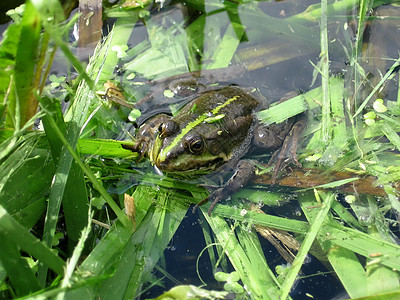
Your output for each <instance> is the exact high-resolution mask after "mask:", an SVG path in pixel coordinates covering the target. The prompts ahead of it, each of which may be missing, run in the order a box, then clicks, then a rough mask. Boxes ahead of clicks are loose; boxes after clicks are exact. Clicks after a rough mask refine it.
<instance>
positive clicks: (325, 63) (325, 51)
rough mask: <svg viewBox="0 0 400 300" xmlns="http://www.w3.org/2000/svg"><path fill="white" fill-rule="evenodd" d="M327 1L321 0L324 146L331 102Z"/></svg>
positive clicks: (329, 136)
mask: <svg viewBox="0 0 400 300" xmlns="http://www.w3.org/2000/svg"><path fill="white" fill-rule="evenodd" d="M327 5H328V4H327V0H321V24H320V26H321V28H320V34H321V35H320V41H321V54H320V63H321V85H322V118H321V119H322V120H321V130H322V142H323V143H322V145H323V146H324V148H325V145H327V143H328V142H329V141H330V140H331V137H332V136H331V135H332V131H331V130H332V128H331V102H330V99H329V95H330V93H329V47H328V28H327Z"/></svg>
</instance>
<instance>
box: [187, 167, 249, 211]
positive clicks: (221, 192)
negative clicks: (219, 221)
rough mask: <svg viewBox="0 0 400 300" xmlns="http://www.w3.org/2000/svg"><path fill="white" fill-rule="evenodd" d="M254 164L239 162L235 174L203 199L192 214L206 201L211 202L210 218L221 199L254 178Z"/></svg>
mask: <svg viewBox="0 0 400 300" xmlns="http://www.w3.org/2000/svg"><path fill="white" fill-rule="evenodd" d="M254 170H255V166H254V164H253V163H252V162H251V161H249V160H240V161H239V162H238V165H237V167H236V171H235V173H234V174H233V175H232V177H231V178H229V180H228V181H227V182H226V183H225V184H224V185H223V186H221V187H220V188H218V189H216V190H214V191H213V192H212V193H211V194H210V195H209V196H208V197H207V198H205V199H203V200H202V201H200V202H199V203H197V204H196V206H195V207H194V208H193V212H195V211H196V208H197V207H198V206H200V205H202V204H204V203H206V202H207V201H212V202H211V205H210V208H209V209H208V215H209V216H211V212H212V211H213V209H214V207H215V205H216V204H217V203H218V202H219V201H220V200H222V199H224V198H227V197H229V196H230V195H231V194H233V193H234V192H236V191H237V190H239V189H240V188H242V187H243V186H244V185H246V184H247V183H248V182H249V181H250V180H251V179H252V178H253V177H254Z"/></svg>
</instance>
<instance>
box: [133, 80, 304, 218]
mask: <svg viewBox="0 0 400 300" xmlns="http://www.w3.org/2000/svg"><path fill="white" fill-rule="evenodd" d="M259 98H260V97H256V96H255V95H254V89H253V90H250V89H248V88H247V89H243V88H239V87H235V86H226V87H222V88H217V89H214V90H209V91H202V92H200V93H198V94H197V95H196V97H195V98H194V99H193V100H192V101H191V102H189V103H188V104H186V105H185V106H184V107H183V108H182V109H181V110H180V112H179V113H178V114H177V115H176V116H174V117H170V116H168V115H165V114H160V115H156V116H155V117H152V118H151V119H149V120H148V121H147V122H146V123H145V124H143V125H142V126H141V127H140V129H139V131H138V133H137V136H136V139H137V142H136V144H135V145H134V146H133V148H132V150H133V151H135V152H139V153H140V156H141V158H142V157H143V156H147V157H148V158H149V159H150V161H151V163H152V164H153V165H155V166H156V167H157V168H158V169H159V170H160V171H162V172H165V173H167V174H171V175H173V176H178V177H181V178H182V177H184V178H190V177H193V176H198V175H202V174H208V173H210V172H212V171H214V170H217V169H218V168H219V167H221V166H222V165H224V164H227V163H228V162H229V164H231V165H234V166H235V167H236V168H235V169H236V171H235V173H234V174H233V176H232V177H231V178H230V179H229V180H228V181H227V182H226V183H225V184H223V185H222V186H221V187H220V188H218V189H216V190H214V191H213V192H212V193H211V194H210V196H209V197H207V198H206V199H204V200H203V201H202V202H201V203H200V204H202V203H204V202H206V201H208V200H211V201H212V204H211V206H210V209H209V211H208V213H209V214H210V213H211V211H212V210H213V208H214V206H215V205H216V203H217V202H218V201H219V200H221V199H223V198H226V197H228V196H229V194H231V193H232V192H234V191H237V190H238V189H239V188H240V187H242V186H243V185H245V184H246V183H247V182H248V181H249V180H250V179H252V177H253V176H254V170H255V166H254V164H253V163H252V161H250V160H247V159H242V158H243V156H244V155H245V154H246V153H247V152H248V151H249V149H250V148H251V147H252V146H253V145H254V146H255V147H258V148H262V149H265V150H266V151H276V150H277V149H279V150H277V151H276V152H275V154H274V155H273V156H272V158H271V160H270V162H276V164H275V171H274V175H273V179H274V180H275V178H276V176H277V173H278V171H279V170H280V169H282V168H283V167H284V165H286V164H287V163H288V162H289V161H292V162H294V163H296V164H297V165H300V164H299V162H298V161H297V158H296V148H297V137H298V136H299V135H300V134H301V132H302V130H303V128H304V125H303V123H304V122H295V120H294V119H289V120H287V121H286V122H283V123H281V124H274V125H269V126H268V127H267V126H264V125H262V124H261V123H260V122H258V120H257V118H256V116H255V112H256V111H257V110H259V109H260V108H263V107H262V103H261V102H262V101H261V100H260V99H259Z"/></svg>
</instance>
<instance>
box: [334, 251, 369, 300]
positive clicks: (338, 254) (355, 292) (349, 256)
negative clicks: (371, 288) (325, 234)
mask: <svg viewBox="0 0 400 300" xmlns="http://www.w3.org/2000/svg"><path fill="white" fill-rule="evenodd" d="M327 244H328V245H329V243H327ZM327 257H328V260H329V262H330V264H331V265H332V267H333V269H334V270H335V273H336V275H337V276H338V277H339V279H340V281H341V282H342V284H343V286H344V288H345V289H346V291H347V293H348V294H349V296H350V297H351V298H356V297H363V296H366V291H367V276H366V273H365V270H364V268H363V266H362V265H361V263H360V262H359V260H358V258H357V256H356V255H355V254H354V252H352V251H350V250H348V249H346V248H343V247H337V246H336V247H329V250H328V253H327Z"/></svg>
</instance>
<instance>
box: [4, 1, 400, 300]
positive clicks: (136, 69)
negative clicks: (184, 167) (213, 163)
mask: <svg viewBox="0 0 400 300" xmlns="http://www.w3.org/2000/svg"><path fill="white" fill-rule="evenodd" d="M120 2H124V3H123V4H122V3H118V4H114V5H113V6H110V7H106V8H105V9H104V14H105V16H106V17H107V18H114V19H115V23H114V24H113V26H112V28H111V29H110V31H109V33H108V34H107V35H105V36H104V38H103V40H102V41H101V42H99V45H98V46H97V47H96V50H95V52H94V54H93V55H92V56H91V58H90V61H89V63H88V65H87V67H85V63H82V62H80V61H79V60H78V58H77V56H76V55H75V54H74V52H73V50H72V49H73V48H71V47H70V45H68V44H67V41H68V39H69V34H70V32H71V30H72V27H73V25H74V24H75V23H76V22H77V19H78V16H77V15H74V16H72V17H71V18H69V19H68V21H65V19H66V18H65V14H66V10H67V8H65V7H64V8H63V7H62V6H61V4H60V3H59V2H58V0H50V1H49V0H46V1H44V0H31V1H27V2H26V4H25V5H24V6H23V7H20V8H18V9H15V10H13V11H11V12H10V13H9V14H10V15H12V17H13V20H14V22H13V23H12V24H10V25H9V26H8V28H7V30H6V32H5V33H4V37H3V40H2V43H1V45H0V64H1V68H0V76H1V80H0V85H1V88H0V95H1V97H2V99H1V101H0V103H1V104H0V108H1V116H2V118H1V120H0V121H1V124H0V127H1V129H0V136H1V144H0V163H1V164H0V174H1V175H2V176H0V178H1V179H0V237H1V241H2V242H1V244H2V245H1V247H0V280H1V283H2V284H1V291H0V293H1V294H0V295H1V296H0V297H2V298H24V297H25V298H28V297H29V298H30V299H36V298H38V299H39V298H43V297H57V298H60V299H61V298H71V299H72V298H73V299H77V298H79V299H94V298H102V299H133V298H148V297H156V296H155V293H159V294H162V293H161V292H160V291H163V292H164V294H163V295H161V296H159V297H158V298H157V299H169V298H168V297H170V298H174V297H175V298H176V299H186V298H188V297H189V296H188V295H189V293H191V295H192V297H193V298H194V299H196V298H195V297H197V298H198V299H201V298H205V299H224V297H227V295H228V294H229V293H230V294H231V295H232V297H236V298H237V299H288V298H290V297H292V298H293V299H296V298H299V299H300V298H301V299H303V298H302V297H303V296H304V295H301V296H300V295H299V293H296V292H295V288H294V287H295V286H296V282H298V281H299V280H301V279H302V278H306V277H309V276H314V275H315V276H320V275H321V274H312V273H310V272H308V273H307V272H306V271H304V270H303V269H302V267H303V266H305V263H306V262H305V261H306V260H308V259H309V257H311V256H312V257H313V260H318V261H320V262H321V263H322V265H323V266H324V268H325V270H326V272H327V273H329V274H333V275H334V276H332V279H331V280H332V281H337V282H340V284H341V285H342V286H343V287H344V289H345V291H346V293H347V294H344V295H345V296H343V297H344V298H346V297H347V298H353V299H354V298H361V297H368V299H394V298H397V297H399V296H400V282H399V272H398V270H400V259H399V258H400V246H399V245H398V242H399V238H400V236H399V216H400V202H399V193H400V192H399V180H400V157H399V150H400V138H399V135H398V131H399V124H400V85H399V82H400V80H399V72H398V70H399V65H400V58H399V53H398V49H399V41H398V38H397V36H396V34H398V33H397V31H398V28H397V27H398V21H399V17H400V10H399V8H398V6H396V2H395V1H372V0H370V1H368V0H365V1H353V0H341V1H328V0H321V1H320V2H318V3H315V4H313V5H309V4H307V5H305V4H304V3H303V2H301V4H299V5H298V6H293V7H292V6H290V5H287V6H285V5H284V4H282V6H277V7H279V11H276V8H274V6H273V5H277V3H278V2H277V3H272V2H256V1H240V2H229V1H224V2H223V1H191V0H188V1H185V2H182V3H176V4H174V5H171V9H167V8H164V7H163V5H164V4H163V2H161V3H160V2H157V1H156V2H154V3H145V2H142V1H137V2H134V1H128V0H127V1H120ZM279 3H285V2H284V1H282V2H279ZM299 3H300V2H299ZM307 3H308V2H307ZM87 23H88V24H89V23H90V22H89V21H87ZM139 25H143V26H139ZM392 35H393V36H395V37H394V38H392ZM128 45H129V47H128ZM74 46H75V45H74ZM54 61H56V62H58V63H60V62H61V61H63V62H64V63H65V64H67V65H68V66H66V67H65V69H67V71H63V72H65V74H61V75H60V74H58V77H57V76H56V75H55V74H53V73H54V72H53V69H52V64H53V62H54ZM294 62H295V63H294ZM299 62H301V64H303V65H301V66H302V67H301V68H302V69H301V70H296V69H295V67H296V66H299ZM304 65H307V68H309V69H310V70H312V71H311V72H309V74H308V73H306V71H304V74H303V68H304V69H305V68H306V67H305V66H304ZM338 65H339V67H338ZM70 67H73V68H71V70H72V69H73V70H74V71H73V72H71V70H68V69H69V68H70ZM228 67H233V68H231V69H228V70H229V71H228V73H229V75H231V76H236V77H235V78H231V77H229V78H228V79H227V78H221V79H220V78H219V75H217V72H216V71H217V70H215V69H219V70H221V69H223V70H227V69H226V68H228ZM280 68H281V69H282V72H283V73H282V74H283V75H282V76H280V74H272V75H271V72H272V71H271V70H273V71H276V70H279V69H280ZM285 68H286V69H285ZM290 68H293V70H291V69H290ZM200 70H201V71H202V72H203V74H212V77H213V79H214V81H225V82H228V83H237V81H236V80H237V78H241V79H243V78H244V79H245V80H246V79H247V80H248V81H247V82H245V84H248V85H249V86H250V85H252V86H254V87H255V88H258V89H259V90H260V91H261V93H267V94H268V95H266V96H271V97H272V98H274V97H275V98H276V99H274V100H277V99H279V98H281V97H282V96H284V94H285V93H286V92H290V91H293V90H297V91H298V92H299V93H298V94H299V95H298V96H295V97H292V98H291V99H289V100H287V101H284V102H279V101H278V102H276V103H275V104H274V105H272V106H271V107H270V108H269V109H267V110H263V111H260V112H259V113H258V117H259V119H260V120H262V121H263V122H264V123H266V124H272V123H274V122H277V123H279V122H282V121H284V120H286V119H288V118H290V117H292V116H295V115H298V114H300V113H304V112H306V114H307V118H308V126H307V129H306V131H305V132H304V133H303V137H304V138H303V142H302V143H301V147H300V149H299V151H298V156H299V160H300V162H301V163H302V165H303V167H302V168H296V169H293V170H292V169H289V168H288V169H287V170H286V171H285V172H283V173H282V174H281V175H280V177H279V178H278V180H277V182H276V183H275V185H271V170H270V168H268V166H265V165H263V164H262V162H260V164H259V166H258V176H257V178H256V180H255V181H254V183H252V184H251V186H249V187H246V188H244V189H242V190H241V191H240V192H238V193H236V194H234V195H232V196H231V199H230V200H229V201H225V202H222V203H219V204H218V205H217V206H216V208H215V209H214V211H213V213H212V215H211V216H209V215H208V214H207V210H208V208H209V204H205V205H203V206H201V207H199V208H198V210H197V211H198V218H199V223H200V224H201V225H200V227H201V228H200V231H199V232H202V234H203V236H198V237H197V236H196V237H192V238H194V239H204V241H205V247H204V249H202V250H200V251H199V253H196V254H194V255H195V256H196V259H195V260H193V261H192V262H191V263H192V264H193V268H197V269H196V270H197V273H198V278H196V279H194V280H188V281H187V285H183V284H182V283H181V282H179V281H178V280H176V279H175V278H173V276H172V275H171V274H169V273H168V270H167V268H168V261H166V260H165V258H164V253H165V250H166V249H167V248H168V247H170V243H171V239H172V238H173V236H174V234H175V232H176V231H177V229H178V227H179V225H180V224H181V223H182V222H183V220H184V218H185V215H187V213H191V211H192V209H191V208H190V206H191V205H193V204H196V203H198V202H200V201H201V200H203V199H204V198H206V197H207V195H208V194H207V191H206V189H205V188H204V187H203V186H202V185H199V184H198V182H187V181H183V180H178V179H173V178H169V177H164V176H160V175H156V174H154V172H153V170H152V169H151V167H150V166H149V163H148V162H147V161H145V160H142V161H140V162H138V160H137V158H138V157H137V156H138V155H137V154H136V153H132V152H131V151H129V150H126V149H124V148H123V147H122V146H121V144H124V145H125V146H126V145H128V146H129V145H132V144H133V143H134V141H132V140H131V139H130V135H131V133H132V130H130V129H129V128H130V127H132V126H131V125H130V124H131V122H132V121H134V120H139V119H140V118H141V117H142V118H145V117H148V116H150V115H151V114H154V113H155V112H154V109H155V108H154V106H155V105H161V106H162V105H164V106H168V107H169V105H170V104H171V105H170V106H171V107H170V109H171V111H173V112H174V111H176V110H177V109H179V101H178V102H175V103H173V101H172V99H170V100H168V99H169V96H170V93H171V91H170V90H169V86H168V85H166V84H165V82H166V81H167V80H171V77H172V76H174V77H172V78H173V79H176V78H180V77H179V76H181V74H187V73H188V72H195V71H200ZM210 70H213V71H210ZM237 70H239V73H238V74H236V71H237ZM242 70H245V72H244V73H242V72H241V71H242ZM284 70H285V71H284ZM214 71H215V73H213V72H214ZM207 72H210V73H207ZM285 72H286V73H285ZM71 73H72V74H71ZM291 73H294V74H295V76H294V77H295V78H297V79H296V81H295V80H293V81H291V82H290V84H289V83H287V82H285V80H286V79H284V77H285V76H287V74H291ZM50 74H52V75H50ZM248 74H250V75H248ZM251 74H255V75H251ZM268 74H269V75H268ZM64 75H65V76H64ZM303 75H304V76H303ZM308 75H310V76H308ZM260 76H262V77H261V79H259V77H260ZM264 76H265V77H264ZM205 77H207V76H205ZM66 78H67V79H66ZM199 78H201V77H199ZM299 78H300V79H301V80H300V79H299ZM268 80H271V83H268ZM280 81H282V87H279V88H275V90H273V89H274V85H275V84H276V82H280ZM107 82H108V83H107ZM304 82H306V84H304ZM215 83H216V82H212V84H215ZM241 83H242V82H241ZM286 83H287V86H285V84H286ZM295 83H298V84H295ZM105 84H106V87H105V86H104V85H105ZM202 84H203V83H202ZM208 84H210V83H208ZM288 86H290V87H288ZM166 87H167V88H166ZM149 95H150V96H149ZM142 99H144V100H142ZM154 99H155V100H154ZM159 99H164V102H165V103H154V102H157V101H158V100H159ZM141 100H142V101H141ZM153 100H154V101H153ZM156 100H157V101H156ZM152 101H153V102H152ZM137 103H139V104H140V105H142V107H144V109H143V111H142V116H141V117H140V116H139V115H140V113H139V112H138V110H137V108H136V107H139V106H140V105H139V106H136V105H137ZM121 104H122V105H121ZM258 158H260V157H259V156H257V157H255V159H258ZM262 158H263V157H261V158H260V161H261V160H262ZM207 184H208V185H209V184H215V183H212V182H211V183H210V182H207ZM288 203H289V204H290V207H291V208H293V210H295V211H291V212H287V211H286V212H285V213H281V214H279V213H274V211H279V207H282V206H284V205H286V204H288ZM196 213H197V212H196ZM199 235H201V234H199ZM267 243H272V244H273V245H274V246H275V247H277V249H278V251H279V253H281V254H282V255H283V256H284V257H285V259H286V260H287V262H288V263H287V264H284V262H283V261H282V260H280V262H279V264H277V263H276V262H275V261H273V259H271V258H270V257H269V256H268V254H267V251H265V247H266V246H265V245H266V244H267ZM207 254H208V255H207ZM204 257H207V262H206V264H207V268H208V269H210V270H212V278H205V277H204V276H203V274H202V273H201V272H202V270H203V269H201V268H200V266H199V265H200V261H203V259H204ZM201 263H203V262H201ZM207 268H206V269H207ZM209 277H210V276H209ZM200 282H201V283H200ZM171 286H174V288H173V289H171V290H169V287H171ZM156 287H162V289H158V290H157V289H155V288H156ZM152 290H155V292H152ZM167 290H169V291H167ZM303 293H304V294H305V293H308V294H309V296H310V297H311V296H312V294H313V292H311V291H309V290H308V289H307V288H304V291H303ZM148 295H150V296H148ZM322 295H325V297H331V296H332V297H333V296H334V295H326V292H322ZM316 298H317V297H316Z"/></svg>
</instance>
